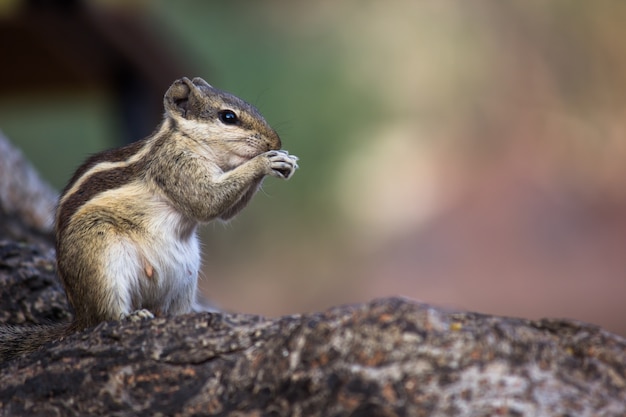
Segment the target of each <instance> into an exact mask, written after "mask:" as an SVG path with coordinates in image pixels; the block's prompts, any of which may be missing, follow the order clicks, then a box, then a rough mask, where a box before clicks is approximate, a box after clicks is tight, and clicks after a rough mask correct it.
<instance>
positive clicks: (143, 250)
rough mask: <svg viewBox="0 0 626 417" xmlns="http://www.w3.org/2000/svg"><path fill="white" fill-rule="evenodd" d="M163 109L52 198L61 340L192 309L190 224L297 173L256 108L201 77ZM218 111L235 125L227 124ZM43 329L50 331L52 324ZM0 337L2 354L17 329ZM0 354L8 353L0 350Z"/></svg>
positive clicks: (194, 258)
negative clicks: (65, 318)
mask: <svg viewBox="0 0 626 417" xmlns="http://www.w3.org/2000/svg"><path fill="white" fill-rule="evenodd" d="M164 106H165V117H164V120H163V122H162V123H161V125H160V126H159V128H158V129H157V130H156V131H155V133H153V134H152V136H150V137H148V138H146V139H144V140H142V141H139V142H136V143H133V144H131V145H128V146H125V147H122V148H118V149H113V150H109V151H105V152H102V153H99V154H97V155H94V156H92V157H91V158H89V159H88V160H87V161H86V162H85V163H84V164H83V165H81V166H80V167H79V168H78V169H77V171H76V173H75V174H74V176H73V177H72V178H71V180H70V181H69V183H68V184H67V186H66V188H65V190H64V191H63V193H62V196H61V198H60V201H59V206H58V208H57V215H56V249H57V263H58V273H59V276H60V278H61V281H62V282H63V285H64V287H65V290H66V293H67V296H68V299H69V301H70V303H71V305H72V307H73V309H74V313H75V320H74V322H73V323H72V324H71V325H68V327H67V332H71V331H75V330H77V329H81V328H85V327H88V326H92V325H95V324H97V323H99V322H101V321H105V320H117V319H119V318H121V317H125V316H128V315H130V314H131V313H133V312H134V311H136V310H141V309H147V310H149V311H150V312H152V313H153V314H156V315H159V314H182V313H187V312H190V311H193V310H194V303H195V299H196V291H197V290H196V289H197V276H198V270H199V268H200V249H199V243H198V240H197V237H196V229H197V226H198V224H199V223H202V222H208V221H211V220H213V219H216V218H220V219H224V220H227V219H230V218H231V217H233V216H234V215H236V214H237V213H238V212H239V211H240V210H242V209H243V208H244V207H245V206H246V205H247V203H248V202H249V201H250V199H251V198H252V196H253V195H254V194H255V192H256V191H257V189H258V187H259V186H260V184H261V182H262V180H263V178H264V177H265V176H266V175H272V176H276V177H279V178H285V179H287V178H290V177H291V175H292V174H293V172H294V171H295V170H296V168H297V158H296V157H295V156H292V155H289V154H288V153H287V152H285V151H280V150H279V149H280V147H281V142H280V138H279V137H278V135H277V134H276V132H275V131H274V130H273V129H272V128H271V127H270V126H269V125H268V123H267V122H266V121H265V119H263V117H262V116H261V115H260V114H259V113H258V111H257V110H256V109H255V108H254V107H252V106H251V105H249V104H247V103H246V102H244V101H243V100H241V99H239V98H237V97H235V96H233V95H231V94H228V93H225V92H222V91H219V90H217V89H215V88H213V87H211V86H210V85H209V84H207V83H206V82H205V81H204V80H202V79H200V78H195V79H194V80H193V81H190V80H188V79H187V78H183V79H181V80H177V81H176V82H174V84H172V86H171V87H170V88H169V90H168V91H167V93H166V94H165V98H164ZM225 110H230V111H232V112H234V113H235V114H236V120H234V121H233V120H230V121H228V123H226V122H225V121H224V120H223V119H222V118H221V116H220V112H223V111H225ZM37 332H38V334H39V333H41V332H42V330H41V329H39V330H37ZM51 332H52V333H51V334H54V335H58V334H59V328H58V326H56V327H54V329H52V328H51ZM9 333H11V334H13V336H12V337H13V338H12V339H11V340H10V343H9V344H7V346H15V345H16V342H15V339H16V338H17V339H19V338H20V337H21V336H20V334H22V332H14V331H13V332H9ZM2 335H3V333H2V331H0V344H1V343H2V337H3V336H2ZM34 339H37V340H41V343H43V341H45V340H50V336H49V335H48V336H47V337H41V338H40V337H30V338H26V339H25V343H26V344H28V346H25V347H24V346H22V347H21V348H20V349H15V351H16V352H24V351H28V350H32V349H34V348H36V346H37V344H36V343H35V342H34V341H33V340H34ZM5 340H8V339H7V338H6V337H5ZM17 344H19V343H17ZM3 356H4V358H6V357H10V356H11V354H10V353H6V352H2V351H0V358H1V357H3Z"/></svg>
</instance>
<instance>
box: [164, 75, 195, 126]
mask: <svg viewBox="0 0 626 417" xmlns="http://www.w3.org/2000/svg"><path fill="white" fill-rule="evenodd" d="M192 89H193V90H195V89H196V86H194V85H193V83H192V82H191V81H189V78H187V77H183V78H181V79H180V80H176V81H174V83H173V84H172V85H171V86H170V88H169V89H168V90H167V92H166V93H165V97H164V98H163V105H164V107H165V111H166V112H167V113H169V114H178V115H180V116H182V117H185V118H186V117H187V111H188V110H189V99H190V98H191V97H190V96H191V94H192Z"/></svg>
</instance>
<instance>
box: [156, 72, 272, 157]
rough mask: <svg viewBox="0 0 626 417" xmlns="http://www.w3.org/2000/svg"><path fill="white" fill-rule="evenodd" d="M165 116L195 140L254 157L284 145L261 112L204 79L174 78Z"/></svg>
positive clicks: (167, 96) (165, 98)
mask: <svg viewBox="0 0 626 417" xmlns="http://www.w3.org/2000/svg"><path fill="white" fill-rule="evenodd" d="M163 101H164V106H165V116H166V117H169V118H172V119H173V120H174V121H175V123H176V124H177V126H178V128H179V129H180V130H181V131H183V132H184V133H186V134H187V135H188V136H189V137H190V138H191V139H193V140H196V141H198V142H204V143H207V144H208V145H209V146H211V147H213V148H215V147H218V148H221V149H222V150H224V151H227V152H230V153H232V154H233V155H234V156H237V157H239V158H243V159H250V158H252V157H254V156H256V155H258V154H261V153H263V152H266V151H269V150H277V149H280V147H281V142H280V137H279V136H278V134H277V133H276V132H275V131H274V129H272V128H271V126H270V125H269V124H268V123H267V122H266V121H265V119H264V118H263V116H261V114H260V113H259V111H258V110H257V109H256V108H255V107H254V106H252V105H250V104H248V103H246V102H245V101H243V100H242V99H240V98H238V97H236V96H234V95H232V94H230V93H227V92H225V91H221V90H218V89H217V88H214V87H212V86H211V85H209V84H208V83H207V82H206V81H204V80H203V79H202V78H194V79H193V80H191V81H190V80H189V79H188V78H186V77H183V78H181V79H180V80H176V81H174V83H173V84H172V85H171V86H170V88H169V89H168V90H167V92H166V93H165V97H164V100H163Z"/></svg>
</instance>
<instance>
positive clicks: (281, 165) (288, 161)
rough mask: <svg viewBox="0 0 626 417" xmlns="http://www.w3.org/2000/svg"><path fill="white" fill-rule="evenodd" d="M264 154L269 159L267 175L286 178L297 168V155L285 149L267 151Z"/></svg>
mask: <svg viewBox="0 0 626 417" xmlns="http://www.w3.org/2000/svg"><path fill="white" fill-rule="evenodd" d="M265 155H266V156H267V158H268V160H269V168H270V171H269V172H268V174H269V175H273V176H275V177H278V178H283V179H286V180H288V179H289V178H291V177H292V176H293V174H294V173H295V172H296V169H298V157H297V156H295V155H289V152H287V151H283V150H278V151H269V152H266V153H265Z"/></svg>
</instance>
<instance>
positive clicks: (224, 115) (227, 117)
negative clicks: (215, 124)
mask: <svg viewBox="0 0 626 417" xmlns="http://www.w3.org/2000/svg"><path fill="white" fill-rule="evenodd" d="M217 116H218V117H219V118H220V122H222V123H224V124H225V125H234V124H237V122H239V118H238V117H237V115H236V114H235V112H234V111H232V110H221V111H219V112H218V113H217Z"/></svg>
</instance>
